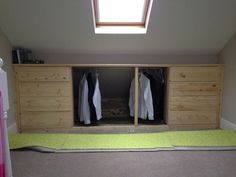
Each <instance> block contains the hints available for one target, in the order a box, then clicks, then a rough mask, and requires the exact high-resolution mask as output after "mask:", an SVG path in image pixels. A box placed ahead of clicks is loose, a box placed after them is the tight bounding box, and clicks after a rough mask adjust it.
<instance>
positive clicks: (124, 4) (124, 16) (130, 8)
mask: <svg viewBox="0 0 236 177" xmlns="http://www.w3.org/2000/svg"><path fill="white" fill-rule="evenodd" d="M145 6H146V0H97V10H98V12H97V15H98V19H97V20H98V22H99V23H109V22H111V23H122V22H124V23H130V22H131V23H143V22H144V11H145Z"/></svg>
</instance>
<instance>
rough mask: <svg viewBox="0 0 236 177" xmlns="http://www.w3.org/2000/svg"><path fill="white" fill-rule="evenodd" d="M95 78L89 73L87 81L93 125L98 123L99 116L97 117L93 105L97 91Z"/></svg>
mask: <svg viewBox="0 0 236 177" xmlns="http://www.w3.org/2000/svg"><path fill="white" fill-rule="evenodd" d="M94 78H95V76H94V74H93V73H92V72H89V73H88V74H87V81H88V102H89V108H90V120H91V124H96V122H97V115H96V109H95V106H94V104H93V95H94V90H95V79H94Z"/></svg>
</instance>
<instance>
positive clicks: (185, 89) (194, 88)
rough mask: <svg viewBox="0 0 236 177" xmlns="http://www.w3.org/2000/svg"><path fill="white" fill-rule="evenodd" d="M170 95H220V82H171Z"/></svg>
mask: <svg viewBox="0 0 236 177" xmlns="http://www.w3.org/2000/svg"><path fill="white" fill-rule="evenodd" d="M169 89H170V90H169V95H170V96H200V95H219V84H218V83H216V82H213V83H212V82H209V83H208V82H170V83H169Z"/></svg>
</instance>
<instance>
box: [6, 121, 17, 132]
mask: <svg viewBox="0 0 236 177" xmlns="http://www.w3.org/2000/svg"><path fill="white" fill-rule="evenodd" d="M7 131H8V133H17V127H16V123H13V124H11V125H10V126H8V127H7Z"/></svg>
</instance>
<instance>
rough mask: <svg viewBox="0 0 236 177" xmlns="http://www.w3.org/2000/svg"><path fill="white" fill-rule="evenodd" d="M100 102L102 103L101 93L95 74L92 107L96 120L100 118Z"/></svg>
mask: <svg viewBox="0 0 236 177" xmlns="http://www.w3.org/2000/svg"><path fill="white" fill-rule="evenodd" d="M101 102H102V99H101V92H100V87H99V80H98V74H97V73H96V78H95V90H94V94H93V105H94V107H95V111H96V116H97V117H96V118H97V120H100V119H101V118H102V107H101Z"/></svg>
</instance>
